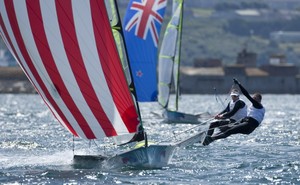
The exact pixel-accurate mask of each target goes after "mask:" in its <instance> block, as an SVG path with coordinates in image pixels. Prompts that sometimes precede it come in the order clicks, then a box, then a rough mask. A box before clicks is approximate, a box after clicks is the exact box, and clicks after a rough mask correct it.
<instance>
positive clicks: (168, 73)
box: [158, 0, 200, 124]
mask: <svg viewBox="0 0 300 185" xmlns="http://www.w3.org/2000/svg"><path fill="white" fill-rule="evenodd" d="M183 9H184V0H173V7H172V12H173V13H172V17H171V19H170V21H169V23H168V25H167V28H166V31H165V34H164V38H163V41H162V46H161V49H160V53H159V60H158V79H159V82H158V92H159V93H158V102H159V104H160V105H161V107H163V108H164V112H163V114H162V115H163V117H164V122H167V123H193V124H198V123H200V122H199V116H200V114H198V115H193V114H188V113H184V112H179V111H178V102H179V96H180V88H179V75H180V71H179V68H180V62H181V60H180V51H181V37H182V24H183ZM172 77H173V78H172ZM172 79H173V83H172ZM172 85H173V88H174V92H175V99H174V103H173V105H172V106H173V107H172V108H170V107H171V106H170V104H171V102H170V95H171V90H172ZM171 109H173V110H171Z"/></svg>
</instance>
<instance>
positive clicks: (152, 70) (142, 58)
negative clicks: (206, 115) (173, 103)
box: [123, 0, 167, 102]
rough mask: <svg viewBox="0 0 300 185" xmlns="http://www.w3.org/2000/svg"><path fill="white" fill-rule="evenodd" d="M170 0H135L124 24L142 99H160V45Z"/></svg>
mask: <svg viewBox="0 0 300 185" xmlns="http://www.w3.org/2000/svg"><path fill="white" fill-rule="evenodd" d="M166 5H167V0H131V1H130V2H129V5H128V8H127V10H126V13H125V17H124V21H123V23H124V24H123V27H124V38H125V42H126V45H127V51H128V57H129V61H130V66H131V73H132V76H133V81H134V84H135V88H136V92H137V100H138V101H139V102H149V101H157V93H158V91H157V58H158V53H157V46H158V41H159V34H160V29H161V24H162V22H163V16H164V13H165V9H166Z"/></svg>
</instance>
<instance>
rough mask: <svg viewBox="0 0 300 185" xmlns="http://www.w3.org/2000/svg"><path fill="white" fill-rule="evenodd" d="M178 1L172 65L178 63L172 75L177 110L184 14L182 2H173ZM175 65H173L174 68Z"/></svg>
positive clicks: (182, 0) (181, 0)
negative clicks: (176, 30) (176, 34)
mask: <svg viewBox="0 0 300 185" xmlns="http://www.w3.org/2000/svg"><path fill="white" fill-rule="evenodd" d="M175 1H179V2H178V6H177V8H179V7H181V8H180V9H181V11H180V16H179V17H180V18H179V26H178V37H177V49H176V51H177V53H178V54H177V55H175V59H174V63H178V66H177V69H176V71H175V74H174V76H175V77H174V79H177V80H176V81H175V82H174V83H175V94H176V99H175V109H176V110H178V99H179V96H180V86H179V84H180V82H179V81H180V62H181V60H180V59H181V39H182V26H183V12H184V9H183V8H184V0H175ZM175 66H176V65H174V67H175Z"/></svg>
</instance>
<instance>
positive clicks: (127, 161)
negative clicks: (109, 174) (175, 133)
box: [109, 145, 177, 168]
mask: <svg viewBox="0 0 300 185" xmlns="http://www.w3.org/2000/svg"><path fill="white" fill-rule="evenodd" d="M176 148H177V147H176V146H175V145H150V146H148V147H140V148H136V149H134V150H131V151H128V152H125V153H121V154H119V155H117V156H115V157H113V158H111V159H109V161H110V162H113V164H119V165H124V166H134V167H143V168H162V167H165V166H167V165H168V164H169V162H170V160H171V159H172V156H173V154H174V151H175V150H176Z"/></svg>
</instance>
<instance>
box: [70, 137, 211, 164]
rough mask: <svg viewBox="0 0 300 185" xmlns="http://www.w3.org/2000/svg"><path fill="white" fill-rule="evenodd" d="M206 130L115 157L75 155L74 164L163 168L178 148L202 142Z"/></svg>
mask: <svg viewBox="0 0 300 185" xmlns="http://www.w3.org/2000/svg"><path fill="white" fill-rule="evenodd" d="M205 134H206V132H200V133H198V134H195V135H194V136H192V137H189V138H187V139H185V140H183V141H180V142H178V143H173V144H157V145H156V144H155V145H150V146H148V147H144V146H143V147H139V148H136V149H133V150H130V151H127V152H124V153H121V154H118V155H116V156H113V157H107V158H106V157H103V156H88V155H86V156H78V155H77V156H74V164H75V165H77V166H78V167H80V166H83V165H84V166H87V165H90V167H95V165H99V164H102V162H104V161H105V162H106V163H107V165H109V166H111V167H112V166H114V167H123V166H132V167H142V168H162V167H165V166H167V165H168V164H169V162H170V161H171V159H172V157H173V154H174V153H175V151H176V150H177V149H180V148H181V147H185V146H188V145H191V144H194V143H198V142H199V143H202V141H203V140H204V137H205Z"/></svg>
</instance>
